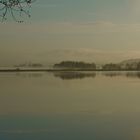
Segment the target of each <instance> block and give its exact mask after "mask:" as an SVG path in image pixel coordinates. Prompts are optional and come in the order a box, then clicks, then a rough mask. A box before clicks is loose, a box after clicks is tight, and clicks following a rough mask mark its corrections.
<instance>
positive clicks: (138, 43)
mask: <svg viewBox="0 0 140 140" xmlns="http://www.w3.org/2000/svg"><path fill="white" fill-rule="evenodd" d="M30 11H31V15H32V16H31V18H29V19H28V18H25V19H24V23H21V24H19V23H16V22H14V21H11V19H9V20H7V21H6V22H4V23H0V42H1V43H0V65H8V64H18V63H23V62H42V63H52V62H59V61H61V60H85V61H93V62H94V61H95V62H99V63H102V62H119V61H121V60H123V59H129V58H140V0H37V1H36V2H35V3H33V5H32V8H31V9H30Z"/></svg>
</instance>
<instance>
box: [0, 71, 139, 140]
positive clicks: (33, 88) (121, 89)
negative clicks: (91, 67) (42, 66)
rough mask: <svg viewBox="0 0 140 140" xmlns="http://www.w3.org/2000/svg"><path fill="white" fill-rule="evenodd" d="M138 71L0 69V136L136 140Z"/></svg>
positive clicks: (4, 138) (14, 138)
mask: <svg viewBox="0 0 140 140" xmlns="http://www.w3.org/2000/svg"><path fill="white" fill-rule="evenodd" d="M139 139H140V74H139V73H138V72H127V73H126V72H104V73H102V72H98V73H92V72H89V73H87V72H86V73H75V72H73V73H70V72H63V73H58V72H56V73H47V72H46V73H45V72H44V73H0V140H139Z"/></svg>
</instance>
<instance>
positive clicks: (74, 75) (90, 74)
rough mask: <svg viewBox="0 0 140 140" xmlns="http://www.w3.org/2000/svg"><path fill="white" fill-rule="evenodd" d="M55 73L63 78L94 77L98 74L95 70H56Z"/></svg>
mask: <svg viewBox="0 0 140 140" xmlns="http://www.w3.org/2000/svg"><path fill="white" fill-rule="evenodd" d="M53 74H54V76H55V77H58V78H61V79H62V80H72V79H83V78H94V77H95V76H96V73H93V72H54V73H53Z"/></svg>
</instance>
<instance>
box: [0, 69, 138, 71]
mask: <svg viewBox="0 0 140 140" xmlns="http://www.w3.org/2000/svg"><path fill="white" fill-rule="evenodd" d="M88 71H89V72H115V71H116V72H125V71H126V72H127V71H128V72H140V70H126V69H124V70H102V69H0V72H88Z"/></svg>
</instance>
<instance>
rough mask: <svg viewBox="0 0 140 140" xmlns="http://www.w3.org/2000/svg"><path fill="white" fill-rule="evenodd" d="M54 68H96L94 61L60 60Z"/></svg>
mask: <svg viewBox="0 0 140 140" xmlns="http://www.w3.org/2000/svg"><path fill="white" fill-rule="evenodd" d="M54 68H69V69H74V68H75V69H76V68H77V69H96V64H95V63H85V62H77V61H62V62H60V63H59V64H55V65H54Z"/></svg>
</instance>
